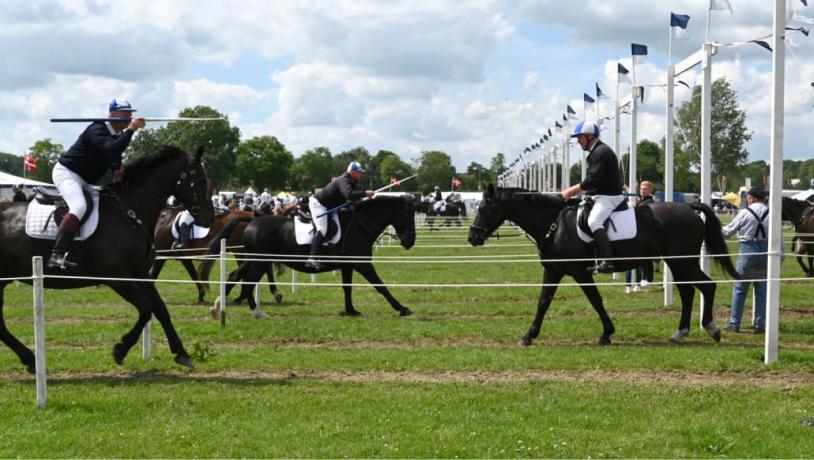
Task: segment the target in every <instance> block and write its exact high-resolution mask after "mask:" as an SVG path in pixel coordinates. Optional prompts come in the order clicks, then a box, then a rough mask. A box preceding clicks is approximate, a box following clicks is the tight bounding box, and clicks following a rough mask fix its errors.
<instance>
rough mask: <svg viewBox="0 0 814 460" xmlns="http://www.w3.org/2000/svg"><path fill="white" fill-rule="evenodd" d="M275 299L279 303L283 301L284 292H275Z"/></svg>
mask: <svg viewBox="0 0 814 460" xmlns="http://www.w3.org/2000/svg"><path fill="white" fill-rule="evenodd" d="M274 301H275V302H277V305H280V304H281V303H283V295H282V294H274Z"/></svg>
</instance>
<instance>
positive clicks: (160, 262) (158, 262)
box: [150, 259, 167, 280]
mask: <svg viewBox="0 0 814 460" xmlns="http://www.w3.org/2000/svg"><path fill="white" fill-rule="evenodd" d="M165 263H167V259H155V262H153V269H152V270H150V278H152V279H154V280H157V279H158V275H160V274H161V270H162V269H163V268H164V264H165Z"/></svg>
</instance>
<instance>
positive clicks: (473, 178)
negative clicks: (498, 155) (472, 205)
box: [461, 161, 495, 190]
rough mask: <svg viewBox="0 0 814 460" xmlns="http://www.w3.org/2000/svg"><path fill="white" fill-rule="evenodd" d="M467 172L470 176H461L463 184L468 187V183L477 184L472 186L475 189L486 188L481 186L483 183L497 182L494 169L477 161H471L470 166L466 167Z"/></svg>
mask: <svg viewBox="0 0 814 460" xmlns="http://www.w3.org/2000/svg"><path fill="white" fill-rule="evenodd" d="M466 174H467V175H468V176H470V177H464V178H461V181H462V182H463V186H464V187H466V186H467V185H471V184H476V186H475V187H472V189H473V190H481V189H484V188H485V187H481V186H482V185H486V184H490V183H494V182H495V176H493V175H492V171H491V170H490V169H486V167H485V166H483V165H482V164H480V163H478V162H475V161H473V162H471V163H469V166H467V167H466Z"/></svg>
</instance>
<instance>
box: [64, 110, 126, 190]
mask: <svg viewBox="0 0 814 460" xmlns="http://www.w3.org/2000/svg"><path fill="white" fill-rule="evenodd" d="M132 138H133V131H131V130H129V129H125V130H124V131H122V132H121V133H120V134H110V131H108V129H107V126H106V125H105V124H104V123H103V122H94V123H91V124H90V125H89V126H88V127H87V128H85V130H84V131H83V132H82V134H80V135H79V138H78V139H77V140H76V142H75V143H74V144H73V145H72V146H71V148H69V149H68V151H67V152H65V153H63V154H62V156H61V157H59V163H60V164H61V165H62V166H65V167H66V168H68V169H70V170H71V171H73V172H75V173H76V174H78V175H79V177H81V178H82V179H83V180H84V181H85V182H87V183H88V184H93V183H95V182H96V181H98V180H99V179H101V178H102V176H104V175H105V173H106V172H107V171H108V170H115V169H118V168H119V166H121V164H122V153H124V150H125V149H126V148H127V146H128V145H130V139H132Z"/></svg>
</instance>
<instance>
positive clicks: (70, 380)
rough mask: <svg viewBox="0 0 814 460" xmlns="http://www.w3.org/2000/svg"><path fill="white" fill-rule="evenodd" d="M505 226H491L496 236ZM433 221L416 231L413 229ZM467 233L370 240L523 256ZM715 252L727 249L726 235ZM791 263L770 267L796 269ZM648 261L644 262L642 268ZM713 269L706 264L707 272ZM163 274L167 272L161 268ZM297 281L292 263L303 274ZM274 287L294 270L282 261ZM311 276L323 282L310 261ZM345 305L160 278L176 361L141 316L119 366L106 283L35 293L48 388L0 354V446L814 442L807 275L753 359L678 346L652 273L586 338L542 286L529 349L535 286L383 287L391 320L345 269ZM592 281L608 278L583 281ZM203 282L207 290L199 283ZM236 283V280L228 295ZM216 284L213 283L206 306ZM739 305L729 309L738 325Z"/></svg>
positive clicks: (127, 315)
mask: <svg viewBox="0 0 814 460" xmlns="http://www.w3.org/2000/svg"><path fill="white" fill-rule="evenodd" d="M501 232H502V233H504V234H509V233H510V231H508V230H503V229H502V230H501ZM430 237H432V238H430ZM524 241H525V239H522V238H505V239H501V240H500V241H489V242H488V243H487V246H486V247H484V248H426V247H424V248H422V247H420V246H421V245H426V244H436V245H442V244H465V236H464V234H462V233H455V234H453V233H452V232H448V233H439V232H433V233H432V234H430V233H429V232H424V231H422V232H419V238H418V243H417V244H418V245H419V247H416V248H414V249H412V250H410V251H409V252H407V251H404V250H403V249H401V248H400V247H398V246H393V247H383V248H381V249H379V250H378V251H377V252H376V255H377V256H384V255H399V256H402V255H403V256H421V255H433V256H444V255H494V254H530V253H533V251H534V249H533V248H532V247H531V246H525V247H506V246H503V247H499V246H498V245H501V244H519V243H521V242H524ZM731 248H733V249H734V248H735V247H734V246H731ZM383 262H384V260H382V259H380V261H379V263H377V264H376V267H377V270H378V271H379V274H380V275H381V276H382V278H383V279H384V280H385V282H390V283H412V284H439V283H539V282H540V281H541V279H542V271H541V269H540V266H539V264H536V263H514V264H505V263H494V262H491V263H490V262H489V261H483V262H481V263H477V264H407V263H403V262H402V263H397V264H393V263H383ZM801 274H802V272H801V271H800V269H799V267H798V266H797V264H796V262H795V261H794V260H791V259H787V260H786V262H785V263H784V265H783V276H785V277H800V276H801ZM657 275H658V274H657ZM714 276H715V278H716V279H723V277H722V276H721V274H720V273H719V272H718V271H717V269H716V271H715V275H714ZM162 278H163V279H173V278H175V279H185V275H184V274H183V269H182V268H181V266H180V264H178V263H176V262H170V263H168V264H167V266H166V267H165V272H164V273H163V274H162ZM299 279H300V281H301V282H306V283H307V282H308V281H310V276H308V275H304V274H300V277H299ZM282 280H284V281H290V280H291V275H290V272H286V273H285V274H284V275H283V276H282ZM317 281H318V282H339V281H340V277H339V276H338V275H336V276H332V275H331V274H323V275H319V276H318V277H317ZM355 281H356V282H357V283H359V285H358V287H357V288H355V289H354V300H355V304H356V307H357V309H358V310H360V311H361V312H363V313H364V316H363V317H361V318H347V317H342V316H339V315H338V313H339V312H340V311H341V310H342V309H343V305H344V302H343V297H342V290H341V288H336V287H309V286H307V285H303V286H300V288H299V289H298V291H297V292H296V293H295V294H292V293H291V290H290V288H289V287H287V286H286V287H281V289H282V292H283V294H284V297H285V299H284V302H283V305H282V306H276V305H271V304H270V299H271V297H270V295H269V294H268V292H267V291H264V292H263V294H262V298H263V307H262V308H263V310H264V311H265V312H267V313H268V314H270V315H271V319H268V320H255V319H253V318H252V317H251V316H250V315H249V312H248V309H247V308H246V307H245V306H232V305H229V307H228V310H227V311H228V324H227V327H226V328H221V327H220V325H219V323H217V322H214V321H212V320H209V319H207V316H206V315H207V311H208V306H199V305H195V304H193V301H194V299H195V297H196V294H195V290H194V288H193V287H192V286H191V285H187V284H169V283H162V284H160V285H159V290H160V292H161V293H162V295H163V297H164V299H165V300H166V301H167V303H168V305H169V307H170V311H171V314H172V317H173V321H174V323H175V325H176V327H177V329H178V332H179V334H180V335H181V337H182V339H183V340H184V341H185V345H186V347H187V349H188V350H190V352H192V353H193V354H194V355H196V356H198V357H199V358H205V359H203V360H198V361H197V362H196V367H195V368H194V369H191V370H187V369H184V368H179V367H178V366H176V365H175V364H174V363H173V361H172V356H171V355H170V353H169V350H168V349H167V345H166V340H165V338H164V335H163V333H162V331H161V330H160V328H159V327H158V326H157V325H154V327H153V331H154V332H153V336H154V340H153V342H154V344H153V345H154V353H153V357H152V358H151V359H149V360H143V359H142V358H141V356H140V349H139V347H135V348H134V349H133V350H132V351H131V353H130V355H129V356H128V358H127V360H126V361H125V364H124V366H116V365H115V364H114V363H113V360H112V358H111V356H110V350H111V347H112V345H113V344H114V343H115V342H116V341H117V340H118V339H119V337H120V336H121V335H122V334H123V333H124V332H126V331H127V329H128V328H129V327H130V326H131V325H132V323H133V322H134V321H135V316H136V315H135V310H134V309H133V308H132V307H131V306H128V305H126V304H125V303H124V302H123V301H122V300H121V299H120V298H118V297H117V296H115V294H113V293H112V291H110V290H109V289H107V288H89V289H81V290H74V291H47V292H46V296H45V302H46V322H47V326H46V336H47V340H48V354H47V362H48V371H49V374H50V378H49V404H48V407H47V408H45V409H43V410H38V409H37V408H36V406H35V389H34V380H33V378H32V377H31V376H29V375H28V374H26V373H25V371H24V369H23V368H22V366H21V365H20V364H19V362H18V361H17V358H16V356H14V355H13V353H12V352H11V351H10V350H9V349H8V348H6V347H2V348H0V407H2V408H3V410H2V414H3V420H2V423H0V457H19V456H23V457H63V458H64V457H445V458H451V457H502V458H505V457H566V458H568V457H593V458H598V457H798V458H799V457H810V456H811V452H814V436H812V434H814V431H812V430H814V428H812V427H808V426H805V424H804V423H803V422H804V420H806V419H810V418H814V383H812V382H814V306H812V305H811V301H810V298H811V296H810V292H811V284H810V283H809V282H808V281H806V280H802V279H801V280H799V281H794V282H789V283H785V284H784V285H783V288H782V301H781V316H780V319H781V322H780V339H781V349H780V361H779V362H778V363H776V364H772V365H770V366H766V365H764V364H763V362H762V354H763V341H762V337H759V336H755V335H753V334H745V333H744V334H725V335H724V338H723V340H722V342H721V343H720V344H716V343H715V342H714V341H712V339H710V338H709V337H708V336H707V335H706V334H705V333H703V331H700V330H699V328H698V309H699V307H698V305H696V306H695V307H694V311H693V320H692V327H693V330H692V333H691V335H690V337H689V338H688V339H687V342H686V343H685V344H683V345H672V344H669V343H668V341H667V338H668V337H669V336H670V335H671V334H672V333H673V332H674V331H675V330H676V328H677V327H678V316H679V309H678V306H677V304H678V298H677V295H676V298H675V302H676V305H675V306H673V307H668V308H665V307H663V306H662V291H661V290H659V289H656V288H655V287H650V288H649V290H646V291H645V292H642V293H639V294H630V295H626V294H624V287H622V286H606V287H601V288H600V291H601V292H602V294H603V297H604V299H605V303H606V306H607V309H608V312H609V313H610V315H611V318H612V319H613V320H614V323H615V326H616V330H617V333H616V334H615V335H614V336H613V345H611V346H609V347H598V346H596V345H595V343H596V340H597V338H598V337H599V335H600V334H601V323H600V322H599V319H598V317H597V316H596V314H595V312H594V311H593V309H592V308H591V307H590V305H589V304H588V302H587V300H586V299H585V297H584V296H583V294H582V292H581V291H580V290H579V288H576V287H564V288H561V289H559V290H558V291H557V295H556V298H555V301H554V304H553V305H552V307H551V309H550V310H549V313H548V315H547V317H546V320H545V323H544V324H543V328H542V332H541V334H540V337H539V338H538V339H537V341H535V343H534V346H532V347H529V348H521V347H518V346H517V340H518V338H519V337H520V336H521V335H522V334H524V333H525V331H526V330H527V328H528V326H529V324H530V323H531V320H532V318H533V314H534V309H535V305H536V302H537V297H538V295H539V289H537V288H515V287H499V288H482V287H477V288H460V287H459V288H451V289H442V288H431V287H422V288H407V287H404V288H395V289H393V293H394V295H395V296H396V297H397V298H398V299H399V300H400V301H401V302H402V303H404V304H405V305H406V306H408V307H410V308H411V309H412V310H413V311H414V313H415V315H414V316H412V317H409V318H401V317H399V316H398V315H397V314H396V313H395V312H394V311H393V310H392V309H391V308H390V307H389V305H387V303H386V301H384V299H383V298H382V297H381V296H380V295H379V294H378V293H376V292H375V290H373V289H371V288H369V287H367V286H366V283H365V281H364V280H362V279H361V277H360V276H358V275H357V276H356V277H355ZM599 281H602V282H608V281H611V278H610V277H609V276H604V275H603V276H601V277H600V278H599ZM730 286H731V285H728V284H720V285H719V287H718V293H717V295H716V308H715V315H716V322H717V323H718V324H719V325H721V326H722V325H724V324H725V323H726V318H727V316H728V310H729V309H728V304H729V303H730V297H731V287H730ZM214 291H216V288H215V287H214V286H213V292H214ZM233 296H234V295H233ZM213 297H214V294H210V295H209V296H208V299H209V300H211V299H212V298H213ZM5 305H6V306H5V317H6V321H7V324H8V325H9V328H10V329H11V330H12V332H13V333H14V334H15V335H17V336H18V337H19V338H20V340H22V341H23V342H24V343H26V344H28V345H29V346H32V345H33V327H32V309H31V288H30V287H29V286H25V285H21V286H15V285H10V286H9V287H7V288H6V291H5ZM748 319H749V308H748V307H747V313H746V315H745V318H744V322H748Z"/></svg>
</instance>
